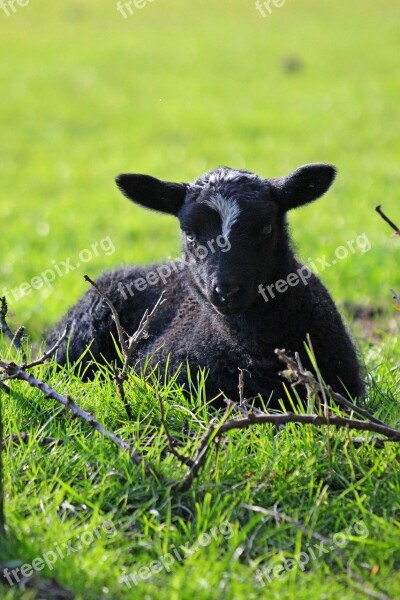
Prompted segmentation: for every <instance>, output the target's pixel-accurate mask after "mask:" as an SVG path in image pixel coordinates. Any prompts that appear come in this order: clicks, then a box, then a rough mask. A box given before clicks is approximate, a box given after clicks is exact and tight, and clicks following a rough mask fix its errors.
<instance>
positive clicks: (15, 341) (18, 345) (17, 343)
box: [0, 296, 25, 360]
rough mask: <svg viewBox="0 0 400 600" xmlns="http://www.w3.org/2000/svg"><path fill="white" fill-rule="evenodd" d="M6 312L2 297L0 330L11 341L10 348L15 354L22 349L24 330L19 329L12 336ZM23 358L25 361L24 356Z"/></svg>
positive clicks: (6, 306) (0, 299) (0, 302)
mask: <svg viewBox="0 0 400 600" xmlns="http://www.w3.org/2000/svg"><path fill="white" fill-rule="evenodd" d="M7 312H8V305H7V300H6V297H5V296H3V297H2V298H0V330H1V331H2V332H3V333H4V334H5V335H6V336H7V337H8V338H9V339H10V340H11V344H12V346H14V348H15V349H16V350H17V352H19V351H20V350H21V349H22V338H23V335H24V333H25V328H24V327H20V328H19V329H18V331H17V333H16V334H15V335H14V334H13V332H12V331H11V329H10V328H9V326H8V323H7V321H6V317H7ZM23 356H24V360H25V355H23Z"/></svg>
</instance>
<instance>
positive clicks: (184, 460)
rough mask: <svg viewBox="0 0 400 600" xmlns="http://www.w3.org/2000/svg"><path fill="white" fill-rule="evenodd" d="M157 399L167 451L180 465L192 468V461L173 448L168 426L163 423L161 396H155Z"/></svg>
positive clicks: (172, 439) (173, 442) (173, 444)
mask: <svg viewBox="0 0 400 600" xmlns="http://www.w3.org/2000/svg"><path fill="white" fill-rule="evenodd" d="M157 398H158V403H159V405H160V415H161V423H162V425H163V427H164V431H165V435H166V436H167V439H168V450H169V451H170V452H171V454H173V455H174V456H175V457H176V458H177V459H178V460H179V461H180V462H181V463H182V464H184V465H187V466H188V467H193V464H194V463H193V460H192V459H191V458H188V457H186V456H184V455H183V454H181V453H180V452H178V450H177V449H176V448H175V440H174V438H173V437H172V435H171V434H170V432H169V429H168V425H167V423H166V421H165V413H164V404H163V401H162V398H161V394H158V395H157Z"/></svg>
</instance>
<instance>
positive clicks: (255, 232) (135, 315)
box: [47, 163, 364, 406]
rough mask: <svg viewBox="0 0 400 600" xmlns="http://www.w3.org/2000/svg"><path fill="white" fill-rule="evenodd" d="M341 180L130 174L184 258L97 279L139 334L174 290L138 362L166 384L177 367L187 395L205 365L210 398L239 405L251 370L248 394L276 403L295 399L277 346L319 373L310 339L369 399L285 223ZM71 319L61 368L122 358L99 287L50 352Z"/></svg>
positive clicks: (332, 375) (307, 173) (220, 172)
mask: <svg viewBox="0 0 400 600" xmlns="http://www.w3.org/2000/svg"><path fill="white" fill-rule="evenodd" d="M335 174H336V171H335V169H334V167H332V166H330V165H327V164H319V163H318V164H311V165H305V166H303V167H300V168H299V169H297V170H296V171H294V172H293V173H292V174H290V175H288V176H287V177H282V178H275V179H262V178H261V177H259V176H258V175H256V174H254V173H250V172H247V171H241V170H235V169H231V168H227V167H218V168H217V169H215V170H214V171H210V172H208V173H206V174H205V175H202V176H201V177H199V178H198V179H196V180H195V181H194V182H193V183H191V184H186V183H171V182H165V181H161V180H159V179H156V178H154V177H151V176H149V175H138V174H125V175H120V176H119V177H118V178H117V185H118V187H119V188H120V190H121V191H122V192H123V193H124V194H125V195H126V196H127V197H128V198H129V199H130V200H133V201H134V202H136V203H139V204H141V205H143V206H146V207H148V208H151V209H153V210H157V211H161V212H164V213H170V214H173V215H175V216H176V217H177V218H178V220H179V223H180V227H181V230H182V244H183V257H182V258H181V259H177V260H176V261H171V262H166V263H161V264H155V265H150V266H147V267H143V268H142V267H129V268H121V269H117V270H115V271H113V272H111V273H106V274H104V275H102V276H101V277H100V278H99V279H98V280H97V284H98V286H100V288H101V290H102V291H103V292H104V293H105V294H106V295H107V296H108V298H109V299H110V300H111V301H112V302H113V303H114V305H115V307H116V309H117V311H118V313H119V316H120V320H121V323H122V326H123V327H124V329H125V330H126V331H127V332H128V333H129V334H132V333H133V332H134V331H135V330H136V329H137V327H138V324H139V321H140V319H141V317H142V315H143V313H144V311H145V309H152V308H153V306H154V305H155V304H156V302H157V300H158V298H159V296H160V294H161V292H164V294H165V298H166V301H165V302H164V304H163V305H162V306H161V308H160V310H159V312H158V313H157V316H156V318H155V320H154V322H153V323H152V325H151V329H150V335H149V337H148V338H147V339H145V340H142V341H141V342H140V344H139V346H138V348H137V350H136V353H135V355H134V362H133V364H134V365H135V366H136V367H138V368H139V367H140V366H142V365H144V364H145V363H146V364H148V363H149V364H151V365H152V366H157V368H158V369H159V372H160V376H161V375H162V376H163V375H164V373H165V369H167V370H168V373H169V374H171V375H172V374H175V373H176V372H177V371H179V376H178V381H179V382H180V383H181V384H182V385H183V386H184V388H185V389H186V390H188V389H189V386H190V384H189V381H190V377H189V374H188V373H189V372H191V374H192V377H193V374H194V373H195V372H197V370H198V369H199V368H202V369H204V370H205V372H206V393H207V397H208V398H209V399H210V400H214V401H215V402H216V403H218V399H221V397H222V395H223V394H224V395H226V396H227V397H228V398H231V399H233V400H237V399H238V374H239V370H242V372H243V377H244V394H245V397H246V398H256V397H258V396H259V395H260V396H261V397H262V398H263V400H264V401H265V402H266V403H269V406H276V405H277V400H278V399H279V398H282V399H283V400H285V398H287V395H286V392H285V390H284V388H283V383H284V380H283V379H282V377H281V375H280V372H281V371H282V368H283V367H282V364H281V363H280V362H279V360H278V359H277V357H276V355H275V353H274V350H275V348H285V349H286V350H287V351H289V352H291V353H292V354H294V353H295V352H298V353H299V355H300V357H301V359H302V361H303V364H304V365H305V366H307V367H308V368H310V369H312V367H311V364H310V361H309V358H308V354H307V351H306V348H305V341H306V335H307V333H308V334H309V335H310V338H311V342H312V345H313V349H314V352H315V356H316V358H317V363H318V367H319V370H320V373H321V374H322V377H323V379H324V381H325V382H326V383H327V384H329V385H331V386H332V387H333V388H334V389H335V390H337V391H339V392H342V393H344V394H347V395H348V396H350V397H352V398H355V397H360V396H361V395H362V394H363V391H364V386H363V383H362V379H361V376H360V366H359V362H358V359H357V354H356V351H355V348H354V346H353V343H352V341H351V339H350V337H349V334H348V332H347V331H346V328H345V326H344V324H343V321H342V318H341V316H340V314H339V312H338V310H337V309H336V306H335V304H334V302H333V300H332V298H331V297H330V295H329V293H328V291H327V290H326V288H325V287H324V285H323V284H322V283H321V281H320V280H319V279H318V277H316V276H315V275H314V274H312V273H311V271H310V270H309V269H308V268H307V267H305V266H303V265H301V263H299V262H298V261H297V260H296V258H295V256H294V253H293V250H292V247H291V243H290V239H289V235H288V228H287V221H286V213H287V211H288V210H290V209H292V208H297V207H298V206H302V205H304V204H307V203H308V202H311V201H313V200H315V199H316V198H318V197H320V196H321V195H323V194H324V193H325V192H326V191H327V190H328V188H329V187H330V185H331V184H332V182H333V180H334V178H335ZM67 322H70V323H72V326H73V330H72V334H71V336H70V339H69V341H68V343H67V341H65V342H63V344H62V345H61V347H60V349H59V350H58V355H57V361H58V363H60V364H65V363H66V362H67V361H69V362H70V363H75V362H76V361H78V359H79V358H80V357H81V356H82V355H83V358H81V364H83V366H84V367H85V374H86V376H90V375H91V373H93V369H95V368H96V365H95V363H96V362H100V363H105V362H107V363H111V362H112V361H115V360H118V352H117V351H116V347H115V346H116V343H115V340H116V339H117V335H116V330H115V324H114V322H113V320H112V317H111V312H110V310H109V308H108V307H107V306H106V305H105V303H104V302H103V301H102V299H101V298H100V297H99V295H98V293H97V292H96V291H95V290H94V289H93V288H91V289H89V290H88V291H87V293H86V294H85V295H84V296H83V298H82V299H81V300H80V301H79V302H78V303H77V305H76V306H75V307H73V308H72V309H71V310H70V311H69V312H68V314H67V315H66V316H65V317H64V318H63V319H62V321H61V322H60V323H59V324H58V325H57V326H56V327H55V329H54V330H53V331H52V333H51V334H50V336H49V338H48V340H47V345H48V346H50V345H52V344H54V343H55V341H56V340H57V338H58V337H59V336H60V334H61V332H62V330H63V329H64V327H65V324H66V323H67ZM88 348H89V350H88ZM85 351H86V353H85ZM299 392H300V394H304V390H303V391H302V390H301V389H300V388H299Z"/></svg>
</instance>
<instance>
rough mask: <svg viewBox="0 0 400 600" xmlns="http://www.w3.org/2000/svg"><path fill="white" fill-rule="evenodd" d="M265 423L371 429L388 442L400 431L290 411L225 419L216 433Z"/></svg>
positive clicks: (338, 418) (396, 439)
mask: <svg viewBox="0 0 400 600" xmlns="http://www.w3.org/2000/svg"><path fill="white" fill-rule="evenodd" d="M267 423H273V424H274V425H283V424H287V423H299V424H301V425H314V427H326V426H329V425H332V426H333V427H337V428H341V427H344V428H346V429H354V430H356V431H372V432H374V433H379V434H381V435H384V436H385V437H386V438H387V439H388V441H390V442H400V431H398V430H397V429H393V428H392V427H389V426H388V425H378V424H376V423H370V422H368V421H360V420H358V419H348V418H346V417H337V416H332V415H331V416H330V417H329V418H327V417H325V416H323V415H298V414H295V413H291V412H288V413H281V414H273V415H270V414H261V415H258V414H255V413H249V415H248V416H246V417H244V418H243V419H231V420H229V421H226V423H223V424H222V425H221V426H220V428H219V429H218V435H222V434H224V433H226V432H227V431H231V430H232V429H245V428H246V427H249V425H255V424H258V425H265V424H267Z"/></svg>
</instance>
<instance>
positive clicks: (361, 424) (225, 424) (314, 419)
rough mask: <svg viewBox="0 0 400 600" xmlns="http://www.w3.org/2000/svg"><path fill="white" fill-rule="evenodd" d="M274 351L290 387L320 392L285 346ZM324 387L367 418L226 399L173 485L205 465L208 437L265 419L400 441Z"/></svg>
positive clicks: (187, 481)
mask: <svg viewBox="0 0 400 600" xmlns="http://www.w3.org/2000/svg"><path fill="white" fill-rule="evenodd" d="M275 353H276V354H277V356H278V358H279V359H280V360H281V361H282V362H285V363H286V365H287V366H288V368H289V369H290V370H291V371H292V372H293V374H294V375H295V376H296V378H297V381H295V383H292V384H291V385H292V387H295V386H297V385H299V384H304V385H307V386H309V388H310V390H311V391H312V392H314V393H318V392H320V391H321V390H320V387H321V386H322V385H323V384H320V383H318V382H317V381H316V379H315V377H314V375H313V374H312V373H310V372H309V371H305V370H304V369H303V367H300V366H299V365H301V363H299V364H298V363H297V362H296V361H295V359H293V358H291V357H289V356H287V355H286V354H285V351H284V350H279V349H276V350H275ZM326 389H327V391H328V392H329V393H330V394H331V395H332V397H333V398H334V399H335V400H336V401H337V402H339V403H341V404H343V405H344V406H346V407H347V408H349V409H351V410H352V411H354V412H355V413H357V414H359V415H361V416H363V417H364V418H368V421H361V420H359V419H352V418H347V417H338V416H335V415H329V414H328V415H319V414H312V415H305V414H295V413H292V412H287V413H278V414H269V413H264V412H262V411H260V410H256V411H254V410H251V412H250V411H246V406H248V405H247V404H245V406H240V405H237V404H235V403H233V402H231V401H227V403H228V407H227V411H226V412H225V415H224V418H223V420H222V422H221V423H219V424H215V421H211V423H210V426H209V428H208V429H207V431H206V433H205V434H204V436H203V438H202V440H201V441H200V445H199V448H198V450H197V452H196V456H195V458H194V461H193V466H192V467H191V469H190V471H189V473H188V475H187V476H186V478H185V479H184V480H183V482H182V483H181V484H180V485H178V484H177V485H175V487H176V488H177V489H178V490H179V491H181V492H184V491H187V490H188V489H189V488H190V486H191V485H192V483H193V481H194V479H195V478H196V476H197V475H198V473H199V471H200V469H201V468H202V467H203V466H204V464H205V461H206V458H207V453H208V451H209V449H210V446H211V443H210V442H211V441H213V440H214V441H216V440H217V439H218V438H220V437H221V436H222V435H223V434H225V433H226V432H228V431H232V430H233V429H246V428H247V427H251V426H252V425H265V424H267V423H270V424H273V425H286V424H287V423H299V424H300V425H313V426H314V427H331V426H333V427H336V428H346V429H348V430H349V429H354V430H357V431H371V432H373V433H378V434H380V435H383V436H385V438H387V439H385V440H384V441H388V442H400V431H399V430H397V429H394V428H393V427H390V426H389V425H386V424H385V423H383V422H382V421H380V420H379V419H376V418H374V417H373V416H372V415H370V414H369V412H368V411H367V410H365V409H363V408H359V407H358V406H356V405H354V404H353V403H352V402H350V401H348V400H346V399H345V398H343V396H341V395H340V394H337V393H335V392H332V390H331V388H329V387H327V388H326ZM233 407H235V408H237V409H238V410H239V411H240V412H241V413H242V415H243V417H242V418H234V419H227V417H228V415H229V413H230V412H231V410H232V408H233ZM377 442H378V443H380V442H383V440H382V439H378V440H377Z"/></svg>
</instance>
